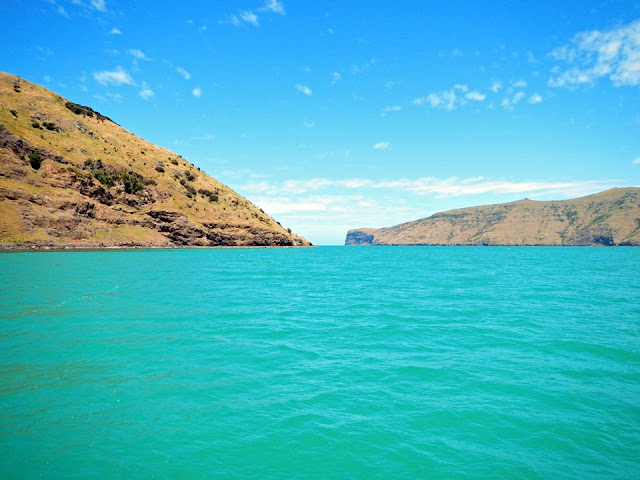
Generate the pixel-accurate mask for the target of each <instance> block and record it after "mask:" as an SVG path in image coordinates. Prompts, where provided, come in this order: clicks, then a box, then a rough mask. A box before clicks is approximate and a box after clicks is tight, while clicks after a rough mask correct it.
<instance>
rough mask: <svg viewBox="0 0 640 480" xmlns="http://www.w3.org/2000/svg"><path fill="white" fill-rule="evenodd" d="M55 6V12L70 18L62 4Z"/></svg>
mask: <svg viewBox="0 0 640 480" xmlns="http://www.w3.org/2000/svg"><path fill="white" fill-rule="evenodd" d="M57 7H58V8H56V12H58V13H59V14H60V15H62V16H63V17H64V18H71V17H70V16H69V14H68V13H67V11H66V10H65V9H64V7H63V6H62V5H58V6H57Z"/></svg>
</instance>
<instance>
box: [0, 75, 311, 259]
mask: <svg viewBox="0 0 640 480" xmlns="http://www.w3.org/2000/svg"><path fill="white" fill-rule="evenodd" d="M310 245H311V243H310V242H309V241H308V240H306V239H305V238H302V237H299V236H297V235H295V234H293V233H291V231H290V230H289V229H285V228H283V227H282V226H281V225H280V224H279V223H278V222H276V221H275V220H274V219H273V218H271V217H270V216H269V215H267V214H266V213H264V211H262V210H261V209H260V208H258V207H257V206H256V205H253V204H252V203H251V202H249V201H248V200H247V199H245V198H244V197H242V196H240V195H239V194H237V193H236V192H234V191H233V190H232V189H230V188H229V187H227V186H226V185H223V184H222V183H220V182H218V181H217V180H215V179H214V178H212V177H210V176H209V175H207V174H206V173H204V172H203V171H201V170H200V168H197V167H196V166H194V165H193V164H191V163H189V162H188V161H187V160H185V159H184V158H182V157H181V156H180V155H176V154H175V153H173V152H171V151H169V150H167V149H164V148H161V147H158V146H155V145H152V144H151V143H149V142H147V141H145V140H143V139H141V138H138V137H136V136H135V135H133V134H132V133H130V132H128V131H127V130H125V129H124V128H122V127H120V126H119V125H117V124H116V123H114V122H113V121H112V120H111V119H109V118H108V117H106V116H104V115H101V114H100V113H98V112H96V111H95V110H93V109H92V108H90V107H85V106H82V105H78V104H76V103H73V102H71V101H69V100H67V99H65V98H62V97H61V96H59V95H57V94H55V93H54V92H51V91H49V90H47V89H45V88H43V87H41V86H38V85H35V84H33V83H30V82H27V81H25V80H23V79H21V78H19V77H17V76H14V75H10V74H7V73H0V248H4V249H8V248H10V249H13V248H107V247H177V246H310Z"/></svg>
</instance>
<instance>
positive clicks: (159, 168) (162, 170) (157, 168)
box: [156, 167, 164, 173]
mask: <svg viewBox="0 0 640 480" xmlns="http://www.w3.org/2000/svg"><path fill="white" fill-rule="evenodd" d="M156 172H160V173H164V168H162V167H156Z"/></svg>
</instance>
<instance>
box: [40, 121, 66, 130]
mask: <svg viewBox="0 0 640 480" xmlns="http://www.w3.org/2000/svg"><path fill="white" fill-rule="evenodd" d="M42 126H43V127H44V128H46V129H47V130H49V131H51V132H59V131H60V130H61V129H60V127H59V126H57V125H56V124H55V123H53V122H42Z"/></svg>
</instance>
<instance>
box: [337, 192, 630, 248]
mask: <svg viewBox="0 0 640 480" xmlns="http://www.w3.org/2000/svg"><path fill="white" fill-rule="evenodd" d="M345 245H602V246H615V245H618V246H640V188H632V187H629V188H613V189H610V190H606V191H604V192H600V193H597V194H594V195H589V196H586V197H581V198H575V199H571V200H558V201H545V202H542V201H534V200H529V199H524V200H519V201H516V202H510V203H503V204H497V205H485V206H480V207H471V208H462V209H457V210H450V211H447V212H442V213H436V214H434V215H431V216H430V217H427V218H422V219H420V220H415V221H413V222H408V223H403V224H400V225H395V226H393V227H389V228H380V229H375V228H359V229H354V230H349V232H348V233H347V238H346V241H345Z"/></svg>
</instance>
